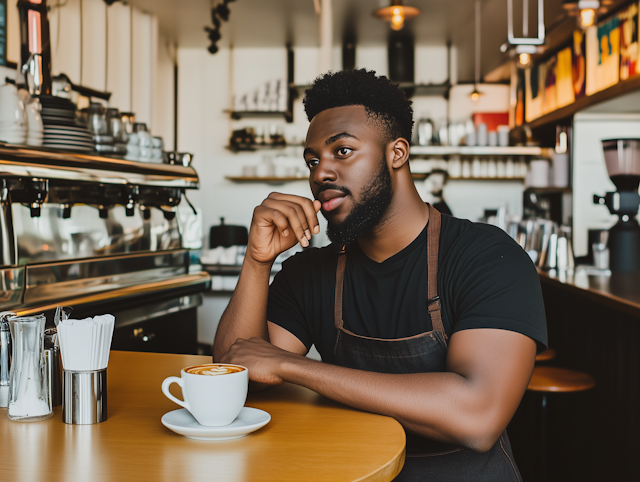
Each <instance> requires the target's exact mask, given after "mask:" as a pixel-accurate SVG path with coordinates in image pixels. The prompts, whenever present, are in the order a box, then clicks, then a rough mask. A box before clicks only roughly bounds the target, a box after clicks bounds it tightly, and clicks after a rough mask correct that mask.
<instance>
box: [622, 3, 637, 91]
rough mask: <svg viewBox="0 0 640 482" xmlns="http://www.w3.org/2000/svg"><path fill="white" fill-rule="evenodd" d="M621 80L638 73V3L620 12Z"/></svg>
mask: <svg viewBox="0 0 640 482" xmlns="http://www.w3.org/2000/svg"><path fill="white" fill-rule="evenodd" d="M618 18H619V21H620V80H625V79H628V78H629V77H633V76H634V75H635V74H636V73H638V67H637V63H638V5H637V4H636V3H634V4H632V5H630V6H629V7H628V8H626V9H625V10H623V11H622V12H620V15H619V16H618Z"/></svg>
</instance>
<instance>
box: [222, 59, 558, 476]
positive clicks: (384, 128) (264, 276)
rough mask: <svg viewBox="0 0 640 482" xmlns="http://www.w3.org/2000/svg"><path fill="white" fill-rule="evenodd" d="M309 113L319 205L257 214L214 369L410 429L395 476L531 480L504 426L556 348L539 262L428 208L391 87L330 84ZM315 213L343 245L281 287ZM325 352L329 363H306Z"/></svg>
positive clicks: (350, 78)
mask: <svg viewBox="0 0 640 482" xmlns="http://www.w3.org/2000/svg"><path fill="white" fill-rule="evenodd" d="M304 104H305V109H306V112H307V116H308V117H309V120H310V121H311V124H310V126H309V131H308V134H307V139H306V143H305V150H304V159H305V162H306V164H307V166H308V167H309V184H310V186H311V191H312V193H313V197H314V201H311V200H309V199H304V198H301V197H298V196H293V195H287V194H279V193H272V194H270V195H269V197H268V198H267V199H265V200H264V202H263V203H262V204H261V205H260V206H258V207H257V208H256V209H255V211H254V213H253V219H252V222H251V229H250V233H249V244H248V246H247V252H246V256H245V261H244V265H243V268H242V273H241V275H240V280H239V282H238V286H237V288H236V290H235V293H234V295H233V297H232V299H231V301H230V303H229V306H228V308H227V310H226V311H225V313H224V315H223V316H222V319H221V321H220V325H219V327H218V331H217V333H216V338H215V342H214V359H215V360H217V361H221V362H226V363H237V364H240V365H244V366H246V367H248V368H249V374H250V377H251V379H252V381H253V382H254V383H257V384H263V385H274V384H278V383H282V382H284V381H286V382H291V383H296V384H299V385H302V386H305V387H307V388H309V389H311V390H314V391H316V392H318V393H321V394H322V395H325V396H327V397H329V398H332V399H334V400H337V401H339V402H342V403H345V404H347V405H350V406H352V407H355V408H358V409H361V410H366V411H370V412H375V413H379V414H383V415H388V416H391V417H394V418H395V419H396V420H398V421H399V422H400V423H401V424H402V425H403V426H404V428H405V430H406V432H407V458H406V462H405V466H404V468H403V470H402V472H401V473H400V475H399V476H398V479H397V480H429V481H432V480H433V481H439V482H442V481H448V480H451V481H456V482H460V481H464V480H474V481H476V480H488V481H489V480H490V481H500V480H509V481H511V480H513V481H516V480H520V475H519V472H518V469H517V467H516V465H515V463H514V461H513V457H512V455H511V448H510V445H509V442H508V439H507V436H506V432H505V427H506V426H507V424H508V423H509V421H510V419H511V417H512V416H513V414H514V412H515V410H516V408H517V407H518V404H519V403H520V399H521V398H522V395H523V394H524V391H525V389H526V387H527V383H528V381H529V378H530V377H531V373H532V370H533V365H534V359H535V355H536V349H537V350H538V351H540V350H543V349H544V347H545V346H546V343H547V335H546V322H545V318H544V308H543V303H542V296H541V291H540V284H539V280H538V277H537V273H536V271H535V268H534V266H533V265H532V264H531V261H530V260H529V257H528V256H527V254H526V253H525V252H524V251H523V250H522V249H521V248H520V247H519V246H518V245H517V244H516V243H515V242H514V241H512V240H511V238H509V237H508V236H507V235H506V234H505V233H504V232H502V231H500V230H498V229H497V228H494V227H492V226H488V225H483V224H474V223H471V222H468V221H462V220H458V219H455V218H452V217H449V216H441V215H440V213H438V212H437V211H436V210H435V209H433V208H431V207H430V206H429V205H427V204H425V203H423V202H422V200H421V198H420V196H419V195H418V193H417V191H416V188H415V185H414V183H413V179H412V176H411V171H410V169H409V162H408V159H409V143H408V141H407V139H410V138H411V129H412V126H413V112H412V109H411V103H410V101H408V100H407V99H406V98H405V97H404V94H403V93H402V92H401V91H400V90H399V89H398V88H397V87H396V86H395V85H394V84H392V83H391V82H389V81H388V80H387V79H386V78H385V77H376V76H375V73H374V72H369V71H366V70H356V71H342V72H337V73H333V74H332V73H329V74H326V75H325V76H323V77H321V78H319V79H318V80H316V82H315V83H314V85H313V86H312V87H311V88H310V89H308V90H307V92H306V95H305V99H304ZM318 211H322V214H323V215H324V216H325V217H326V218H327V221H328V229H327V234H328V235H329V238H330V239H331V241H332V245H331V246H329V247H325V248H321V249H315V248H310V249H306V250H304V251H303V252H301V253H299V254H297V255H296V256H294V257H292V258H291V259H290V260H288V261H286V262H285V263H284V264H283V269H282V271H281V272H280V273H279V274H278V275H277V276H276V278H275V280H274V281H273V283H272V285H271V287H269V273H270V270H271V265H272V263H273V261H274V259H275V258H276V256H277V255H278V254H279V253H281V252H283V251H284V250H286V249H288V248H290V247H292V246H293V245H295V244H296V243H297V242H299V243H300V244H301V245H302V246H303V247H307V246H309V240H310V239H311V236H312V234H318V233H319V230H320V229H319V225H318V218H317V213H318ZM343 247H344V248H345V249H344V250H343V249H342V248H343ZM312 344H313V345H315V346H316V348H317V349H318V351H319V352H320V354H321V356H322V360H323V362H317V361H314V360H311V359H308V358H306V357H305V356H304V355H305V354H306V353H307V351H308V350H309V348H310V347H311V345H312Z"/></svg>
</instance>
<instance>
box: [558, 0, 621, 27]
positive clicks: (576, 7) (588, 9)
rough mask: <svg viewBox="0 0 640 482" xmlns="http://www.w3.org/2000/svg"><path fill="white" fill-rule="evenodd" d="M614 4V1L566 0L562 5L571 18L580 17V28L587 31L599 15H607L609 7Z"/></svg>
mask: <svg viewBox="0 0 640 482" xmlns="http://www.w3.org/2000/svg"><path fill="white" fill-rule="evenodd" d="M612 3H613V2H612V0H602V1H599V0H579V1H576V0H565V1H564V2H563V3H562V8H564V9H565V10H566V11H567V13H568V14H569V15H570V16H572V17H578V26H579V27H580V28H581V29H585V28H587V27H591V26H592V25H594V24H595V23H596V20H597V19H598V15H602V14H604V13H606V12H607V10H608V9H607V6H608V5H611V4H612Z"/></svg>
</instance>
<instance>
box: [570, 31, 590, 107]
mask: <svg viewBox="0 0 640 482" xmlns="http://www.w3.org/2000/svg"><path fill="white" fill-rule="evenodd" d="M586 69H587V63H586V59H585V34H584V32H583V31H582V30H576V31H575V32H573V49H572V51H571V71H572V77H573V95H574V98H575V99H579V98H580V97H582V96H583V95H584V90H585V86H586V84H587V82H586Z"/></svg>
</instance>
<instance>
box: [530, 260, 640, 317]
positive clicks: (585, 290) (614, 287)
mask: <svg viewBox="0 0 640 482" xmlns="http://www.w3.org/2000/svg"><path fill="white" fill-rule="evenodd" d="M538 274H539V275H540V281H541V282H542V283H543V284H548V285H550V286H555V287H556V288H563V289H566V290H568V291H571V292H573V293H575V294H578V295H580V296H584V297H586V298H588V299H590V300H592V301H595V302H597V303H599V304H602V305H605V306H609V307H611V308H614V309H617V310H621V311H624V312H626V313H629V314H631V315H634V316H638V317H640V273H612V274H610V275H595V274H587V273H586V272H585V271H583V270H577V271H576V272H574V273H566V272H557V271H555V270H552V271H549V272H547V271H541V270H538Z"/></svg>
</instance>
